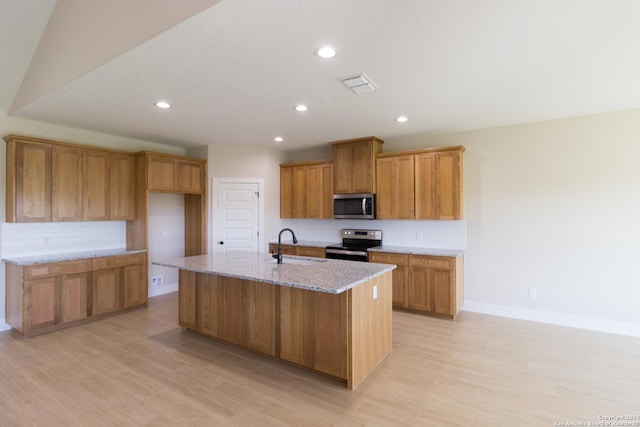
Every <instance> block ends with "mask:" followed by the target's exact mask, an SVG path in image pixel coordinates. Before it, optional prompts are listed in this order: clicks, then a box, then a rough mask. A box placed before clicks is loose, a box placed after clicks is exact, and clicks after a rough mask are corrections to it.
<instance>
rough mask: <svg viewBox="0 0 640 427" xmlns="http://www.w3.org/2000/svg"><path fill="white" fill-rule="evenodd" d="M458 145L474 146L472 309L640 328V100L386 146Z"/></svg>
mask: <svg viewBox="0 0 640 427" xmlns="http://www.w3.org/2000/svg"><path fill="white" fill-rule="evenodd" d="M450 145H463V146H465V147H466V152H465V154H464V186H465V189H464V202H465V218H466V222H467V252H466V255H465V264H466V268H465V299H466V303H465V308H466V309H469V310H476V311H484V312H491V313H496V314H503V315H507V316H514V317H521V318H528V319H534V320H539V321H548V322H552V323H560V324H566V325H572V326H579V327H586V328H590V329H600V330H607V331H612V332H619V333H625V334H632V335H638V336H640V310H639V309H638V302H639V301H640V263H639V262H638V259H639V258H640V246H639V245H638V240H639V237H640V193H639V190H638V188H639V187H638V185H639V183H640V167H638V159H640V110H633V111H626V112H619V113H611V114H601V115H594V116H585V117H578V118H572V119H567V120H556V121H548V122H542V123H534V124H526V125H519V126H510V127H503V128H494V129H486V130H479V131H470V132H461V133H456V134H449V135H440V136H424V135H423V136H415V137H411V138H398V139H394V140H387V141H385V144H384V148H385V151H395V150H401V149H409V148H416V147H432V146H450ZM529 288H535V289H537V298H536V299H530V298H529Z"/></svg>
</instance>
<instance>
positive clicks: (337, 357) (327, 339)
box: [307, 291, 349, 380]
mask: <svg viewBox="0 0 640 427" xmlns="http://www.w3.org/2000/svg"><path fill="white" fill-rule="evenodd" d="M307 292H309V291H307ZM347 297H348V292H343V293H341V294H337V295H336V294H325V293H321V292H316V293H314V295H313V300H314V301H313V303H314V305H315V307H314V313H316V316H315V319H313V320H314V323H315V349H314V350H315V358H314V363H313V369H315V370H316V371H318V372H324V373H325V374H329V375H332V376H334V377H337V378H343V379H345V380H346V379H348V378H349V377H348V375H347V373H348V367H349V318H348V313H349V310H348V307H347V304H348V301H347Z"/></svg>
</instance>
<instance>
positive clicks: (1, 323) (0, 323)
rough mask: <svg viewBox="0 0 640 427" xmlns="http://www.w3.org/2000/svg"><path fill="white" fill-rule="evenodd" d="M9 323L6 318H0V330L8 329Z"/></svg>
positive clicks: (9, 327)
mask: <svg viewBox="0 0 640 427" xmlns="http://www.w3.org/2000/svg"><path fill="white" fill-rule="evenodd" d="M9 329H11V325H10V324H8V323H7V319H0V331H8V330H9Z"/></svg>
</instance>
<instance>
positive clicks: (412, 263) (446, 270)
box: [369, 252, 464, 319]
mask: <svg viewBox="0 0 640 427" xmlns="http://www.w3.org/2000/svg"><path fill="white" fill-rule="evenodd" d="M369 261H370V262H379V263H383V264H396V265H397V266H398V267H397V268H396V269H395V270H394V271H393V272H394V274H393V306H394V307H395V308H401V309H406V310H409V311H413V312H417V313H422V314H430V315H436V316H442V317H446V318H450V319H455V318H456V316H457V315H458V313H459V312H460V307H461V306H462V304H463V302H464V277H463V275H464V256H463V255H459V256H456V257H446V256H433V255H418V254H398V253H390V252H370V253H369Z"/></svg>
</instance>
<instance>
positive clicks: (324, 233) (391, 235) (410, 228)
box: [268, 219, 467, 250]
mask: <svg viewBox="0 0 640 427" xmlns="http://www.w3.org/2000/svg"><path fill="white" fill-rule="evenodd" d="M282 226H283V227H289V228H291V229H293V231H294V232H295V233H296V237H297V238H298V239H300V240H311V241H321V242H335V243H338V242H340V241H341V237H340V230H341V229H343V228H363V229H376V230H382V243H383V244H384V245H391V246H416V247H422V248H443V249H463V250H465V249H466V248H467V222H466V221H400V220H398V221H394V220H384V221H383V220H334V219H325V220H320V219H318V220H310V219H286V220H285V219H283V220H282ZM286 236H288V238H289V239H290V237H289V235H286ZM277 239H278V236H277V235H276V236H268V240H269V241H273V240H277Z"/></svg>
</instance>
